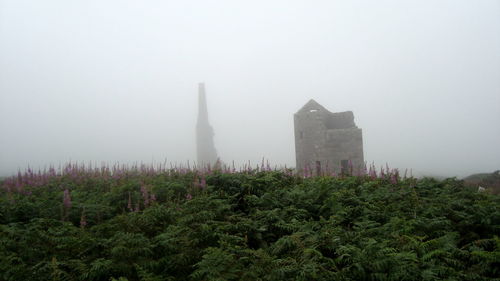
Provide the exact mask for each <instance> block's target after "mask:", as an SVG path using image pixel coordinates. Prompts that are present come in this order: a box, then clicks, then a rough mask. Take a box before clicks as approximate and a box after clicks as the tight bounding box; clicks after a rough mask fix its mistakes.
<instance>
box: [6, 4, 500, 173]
mask: <svg viewBox="0 0 500 281" xmlns="http://www.w3.org/2000/svg"><path fill="white" fill-rule="evenodd" d="M198 82H205V83H206V89H207V97H208V106H209V115H210V122H211V123H212V125H213V127H214V130H215V134H216V135H215V145H216V147H217V150H218V152H219V154H220V156H221V158H222V159H223V160H224V161H228V162H230V161H231V160H235V161H236V162H237V163H241V162H246V161H247V160H251V161H252V162H253V163H256V162H259V161H260V159H262V157H266V158H268V159H269V160H270V161H271V162H272V163H274V164H287V165H288V166H294V163H295V155H294V142H293V113H295V112H296V111H297V110H298V109H299V108H300V107H301V106H302V105H304V104H305V103H306V102H307V101H308V100H309V99H311V98H314V99H315V100H316V101H318V102H319V103H321V104H322V105H323V106H325V107H326V108H328V109H329V110H331V111H345V110H352V111H353V112H354V115H355V121H356V123H357V125H358V127H360V128H362V129H363V138H364V149H365V159H366V160H367V161H369V162H371V161H375V163H377V164H378V165H380V164H385V163H386V162H387V163H389V165H390V166H393V167H400V168H413V170H414V171H419V172H422V173H429V174H444V175H459V176H464V175H467V174H470V173H474V172H483V171H484V172H487V171H493V170H496V169H500V1H498V0H475V1H470V0H461V1H460V0H449V1H444V0H432V1H431V0H428V1H400V0H394V1H380V0H379V1H368V0H367V1H310V0H309V1H306V0H304V1H291V0H286V1H285V0H267V1H260V0H257V1H256V0H254V1H234V0H232V1H229V0H228V1H215V0H214V1H147V0H146V1H126V0H113V1H111V0H108V1H102V0H99V1H89V0H86V1H67V0H60V1H51V0H46V1H36V0H31V1H28V0H10V1H9V0H0V132H1V133H0V175H6V174H11V173H13V172H15V171H17V169H18V168H21V169H24V168H25V167H27V165H28V164H29V165H31V166H32V167H39V166H41V167H43V166H44V165H48V164H51V163H52V164H56V165H57V164H58V163H64V162H67V161H69V160H72V161H85V162H88V161H93V162H100V161H106V162H110V163H114V162H121V163H129V162H133V161H139V162H140V161H142V162H145V163H150V162H151V161H153V160H154V161H163V159H164V158H167V161H172V162H176V161H177V162H185V161H187V160H188V159H190V160H193V159H195V158H196V157H195V122H196V106H197V101H196V98H197V92H196V91H197V83H198Z"/></svg>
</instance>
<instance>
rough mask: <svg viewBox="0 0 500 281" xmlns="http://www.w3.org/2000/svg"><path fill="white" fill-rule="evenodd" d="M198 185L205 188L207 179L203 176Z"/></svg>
mask: <svg viewBox="0 0 500 281" xmlns="http://www.w3.org/2000/svg"><path fill="white" fill-rule="evenodd" d="M200 187H201V189H205V187H207V180H205V177H202V178H201V181H200Z"/></svg>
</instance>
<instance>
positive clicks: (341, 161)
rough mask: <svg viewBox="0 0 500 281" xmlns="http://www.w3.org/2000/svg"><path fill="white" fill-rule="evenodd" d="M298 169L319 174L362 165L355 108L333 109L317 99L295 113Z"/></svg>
mask: <svg viewBox="0 0 500 281" xmlns="http://www.w3.org/2000/svg"><path fill="white" fill-rule="evenodd" d="M294 126H295V156H296V161H297V166H296V168H297V171H298V172H299V173H304V172H305V171H310V173H312V174H315V175H319V174H322V173H332V172H336V173H340V172H348V171H350V168H351V167H353V169H357V168H361V167H362V166H363V165H364V160H363V138H362V133H361V129H359V128H358V127H356V124H355V123H354V115H353V113H352V111H346V112H336V113H332V112H330V111H328V110H327V109H325V108H324V107H323V106H321V105H320V104H319V103H317V102H316V101H314V100H310V101H309V102H308V103H306V104H305V105H304V106H303V107H302V108H301V109H300V110H299V111H298V112H297V113H295V114H294Z"/></svg>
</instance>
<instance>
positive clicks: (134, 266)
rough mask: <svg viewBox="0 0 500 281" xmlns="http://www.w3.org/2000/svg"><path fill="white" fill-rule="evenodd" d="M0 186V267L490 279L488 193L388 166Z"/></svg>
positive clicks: (95, 175)
mask: <svg viewBox="0 0 500 281" xmlns="http://www.w3.org/2000/svg"><path fill="white" fill-rule="evenodd" d="M1 185H2V188H1V190H0V280H443V279H446V280H493V279H495V278H496V279H497V280H499V279H500V270H499V269H500V239H499V238H498V236H496V235H498V233H500V209H499V207H500V198H499V197H498V196H495V195H491V194H487V193H480V192H477V191H476V190H474V189H471V188H467V187H465V186H464V184H463V182H461V181H458V180H455V179H446V180H443V181H436V180H434V179H429V178H424V179H419V180H417V179H414V178H401V177H400V176H399V175H398V173H397V171H389V170H385V171H383V172H382V173H376V172H375V171H374V170H372V169H371V171H370V172H369V173H367V174H364V173H363V174H360V175H357V176H325V177H306V178H304V177H298V176H296V175H294V174H292V172H291V171H289V170H284V171H272V170H270V169H268V168H264V167H263V168H262V169H261V170H257V169H253V170H251V169H246V170H244V171H240V172H235V171H234V170H232V169H224V170H223V171H221V170H219V171H210V170H205V171H193V170H188V169H182V168H179V169H164V168H163V169H162V168H160V169H152V168H147V167H135V168H130V169H125V168H116V167H115V169H113V168H108V167H103V168H99V169H90V168H84V167H79V166H76V165H73V166H71V165H69V166H68V167H66V169H64V170H63V171H62V172H60V173H58V172H56V171H54V170H52V169H51V170H50V171H47V172H45V173H34V172H32V171H28V172H27V173H25V174H19V175H18V176H17V177H12V178H7V179H4V181H3V182H2V183H1Z"/></svg>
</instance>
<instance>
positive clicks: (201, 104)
mask: <svg viewBox="0 0 500 281" xmlns="http://www.w3.org/2000/svg"><path fill="white" fill-rule="evenodd" d="M196 156H197V161H198V162H197V164H198V165H200V166H202V167H203V166H206V165H210V166H211V165H214V164H215V163H216V162H217V151H216V150H215V145H214V130H213V129H212V126H210V123H208V109H207V97H206V95H205V85H204V84H203V83H199V84H198V122H197V123H196Z"/></svg>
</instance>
